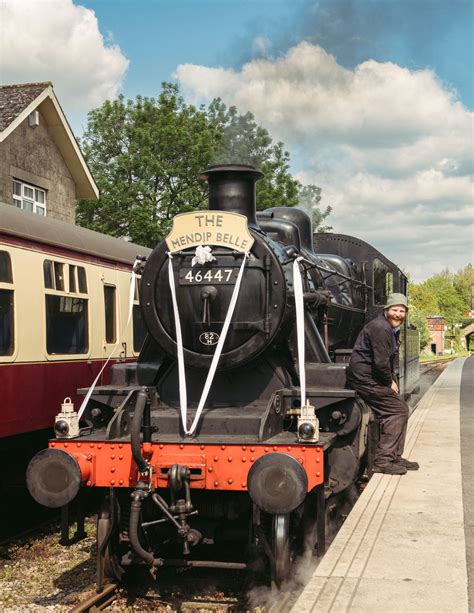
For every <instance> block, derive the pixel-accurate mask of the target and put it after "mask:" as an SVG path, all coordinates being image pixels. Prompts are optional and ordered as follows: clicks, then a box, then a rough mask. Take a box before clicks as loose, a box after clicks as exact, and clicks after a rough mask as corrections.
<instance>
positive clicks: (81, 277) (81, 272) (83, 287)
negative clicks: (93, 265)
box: [77, 266, 87, 294]
mask: <svg viewBox="0 0 474 613" xmlns="http://www.w3.org/2000/svg"><path fill="white" fill-rule="evenodd" d="M77 280H78V282H79V292H80V293H81V294H87V279H86V269H85V268H84V267H83V266H78V267H77Z"/></svg>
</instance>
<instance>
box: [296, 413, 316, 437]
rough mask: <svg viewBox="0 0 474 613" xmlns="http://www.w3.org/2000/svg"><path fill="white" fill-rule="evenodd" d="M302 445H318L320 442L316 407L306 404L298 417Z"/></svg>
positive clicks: (298, 431)
mask: <svg viewBox="0 0 474 613" xmlns="http://www.w3.org/2000/svg"><path fill="white" fill-rule="evenodd" d="M297 435H298V441H299V442H300V443H317V442H318V441H319V419H318V418H317V417H316V413H315V410H314V406H313V405H311V404H308V403H306V404H305V405H303V406H302V407H301V414H300V415H299V416H298V428H297Z"/></svg>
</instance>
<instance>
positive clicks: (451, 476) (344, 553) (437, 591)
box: [292, 358, 473, 613]
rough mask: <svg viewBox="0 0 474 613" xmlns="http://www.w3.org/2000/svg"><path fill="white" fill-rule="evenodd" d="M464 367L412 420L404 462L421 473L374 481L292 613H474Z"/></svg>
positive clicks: (454, 369)
mask: <svg viewBox="0 0 474 613" xmlns="http://www.w3.org/2000/svg"><path fill="white" fill-rule="evenodd" d="M464 361H465V360H464V358H460V359H457V360H455V361H454V362H453V363H451V364H450V365H449V366H448V367H447V368H446V370H445V371H444V372H443V373H442V374H441V375H440V377H439V378H438V379H437V380H436V381H435V383H434V384H433V386H432V387H431V388H430V389H429V391H428V392H427V393H426V394H425V395H424V396H423V398H422V399H421V401H420V403H419V404H418V407H417V409H416V411H415V412H414V413H413V415H412V417H411V418H410V420H409V424H408V431H407V441H406V445H405V453H404V456H405V457H407V458H409V459H412V460H416V461H417V462H419V463H420V470H419V471H410V472H408V473H407V474H406V475H403V476H392V475H383V474H375V475H373V477H372V479H371V480H370V482H369V483H368V485H367V487H366V488H365V490H364V492H363V493H362V495H361V496H360V498H359V500H358V501H357V503H356V504H355V506H354V508H353V510H352V511H351V513H350V514H349V516H348V518H347V520H346V521H345V523H344V525H343V526H342V528H341V530H340V531H339V533H338V535H337V536H336V538H335V539H334V541H333V543H332V544H331V546H330V548H329V549H328V552H327V553H326V555H325V556H324V557H323V559H322V560H321V562H320V564H319V566H318V567H317V569H316V570H315V572H314V574H313V576H312V578H311V579H310V580H309V582H308V583H307V585H306V587H305V589H304V590H303V592H302V593H301V595H300V597H299V598H298V600H297V602H296V603H295V605H294V606H293V608H292V612H294V613H305V612H315V613H316V612H317V613H324V612H331V613H346V612H348V613H418V612H420V613H421V612H426V613H444V612H449V613H469V606H468V579H467V567H466V538H465V531H464V509H463V494H462V474H461V452H460V386H461V374H462V370H463V366H464ZM464 468H465V469H466V467H465V466H464ZM471 470H473V467H471Z"/></svg>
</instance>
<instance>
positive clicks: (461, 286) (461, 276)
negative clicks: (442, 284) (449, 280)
mask: <svg viewBox="0 0 474 613" xmlns="http://www.w3.org/2000/svg"><path fill="white" fill-rule="evenodd" d="M453 285H454V289H455V290H456V292H457V293H458V295H459V297H460V298H461V300H462V302H463V307H464V311H465V312H466V311H471V310H472V309H473V308H474V268H473V267H472V264H468V265H467V266H465V267H464V268H462V269H461V270H458V272H457V273H456V274H455V275H454V279H453Z"/></svg>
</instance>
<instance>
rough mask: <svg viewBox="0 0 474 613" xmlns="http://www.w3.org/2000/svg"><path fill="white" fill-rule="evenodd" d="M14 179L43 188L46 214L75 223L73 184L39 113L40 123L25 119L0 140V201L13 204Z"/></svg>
mask: <svg viewBox="0 0 474 613" xmlns="http://www.w3.org/2000/svg"><path fill="white" fill-rule="evenodd" d="M13 179H17V180H19V181H23V182H25V183H29V184H31V185H33V186H36V187H41V188H42V189H44V190H46V215H47V216H48V217H53V218H54V219H60V220H61V221H67V222H69V223H75V219H76V212H75V209H76V187H75V184H74V181H73V179H72V176H71V173H70V172H69V170H68V168H67V166H66V164H65V163H64V160H63V158H62V156H61V153H60V152H59V149H58V148H57V147H56V145H55V144H54V141H53V139H52V138H51V135H50V133H49V130H48V127H47V125H46V122H45V120H44V118H43V116H42V115H41V113H40V122H39V126H37V127H35V128H31V127H30V126H29V125H28V119H25V121H23V122H22V123H21V124H20V125H19V126H18V127H17V128H16V130H14V131H13V132H12V133H11V134H10V135H9V136H7V138H6V139H5V140H4V141H3V142H2V143H0V202H6V203H8V204H12V203H13V196H12V194H13Z"/></svg>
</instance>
